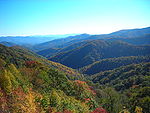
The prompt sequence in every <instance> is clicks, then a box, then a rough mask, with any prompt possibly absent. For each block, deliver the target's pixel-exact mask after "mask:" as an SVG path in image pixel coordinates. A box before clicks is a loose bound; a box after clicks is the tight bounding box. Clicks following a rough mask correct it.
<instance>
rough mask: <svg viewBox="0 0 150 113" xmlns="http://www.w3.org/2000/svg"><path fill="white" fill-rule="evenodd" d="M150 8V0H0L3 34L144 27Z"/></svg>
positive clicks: (101, 31) (97, 31)
mask: <svg viewBox="0 0 150 113" xmlns="http://www.w3.org/2000/svg"><path fill="white" fill-rule="evenodd" d="M149 12H150V0H0V36H20V35H25V36H26V35H48V34H72V33H88V34H105V33H110V32H113V31H117V30H121V29H133V28H143V27H149V26H150V13H149Z"/></svg>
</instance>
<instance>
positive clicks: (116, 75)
mask: <svg viewBox="0 0 150 113" xmlns="http://www.w3.org/2000/svg"><path fill="white" fill-rule="evenodd" d="M149 72H150V63H149V62H148V63H140V64H131V65H127V66H122V67H119V68H116V69H114V70H110V71H104V72H100V73H97V74H95V75H92V76H91V78H92V81H93V82H94V83H100V84H105V85H106V84H107V85H110V86H113V87H114V88H115V89H116V90H125V89H129V88H131V87H134V86H137V87H145V86H150V84H149V83H150V78H149V77H150V73H149Z"/></svg>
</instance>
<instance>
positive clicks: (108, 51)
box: [49, 40, 150, 69]
mask: <svg viewBox="0 0 150 113" xmlns="http://www.w3.org/2000/svg"><path fill="white" fill-rule="evenodd" d="M80 43H82V42H80ZM80 43H79V45H80ZM149 49H150V46H135V45H132V44H129V43H126V42H123V41H104V40H90V41H86V43H85V44H83V45H81V46H79V47H77V48H75V49H72V50H70V51H65V52H60V53H58V54H56V55H55V56H52V57H50V58H49V60H52V61H55V62H59V63H62V64H64V65H66V66H69V67H71V68H74V69H79V68H81V67H84V66H87V65H89V64H92V63H94V62H96V61H100V60H102V59H107V58H116V57H126V56H144V55H149V54H150V52H149ZM105 67H106V66H105ZM110 67H113V66H110ZM108 69H109V68H108Z"/></svg>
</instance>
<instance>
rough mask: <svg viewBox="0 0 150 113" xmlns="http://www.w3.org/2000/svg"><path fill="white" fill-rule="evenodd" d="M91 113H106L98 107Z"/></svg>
mask: <svg viewBox="0 0 150 113" xmlns="http://www.w3.org/2000/svg"><path fill="white" fill-rule="evenodd" d="M91 113H107V111H106V110H105V109H103V108H102V107H99V108H96V109H95V110H94V111H92V112H91Z"/></svg>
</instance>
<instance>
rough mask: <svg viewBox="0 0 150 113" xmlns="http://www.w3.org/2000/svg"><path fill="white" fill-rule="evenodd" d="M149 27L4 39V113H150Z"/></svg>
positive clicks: (0, 105) (0, 48)
mask: <svg viewBox="0 0 150 113" xmlns="http://www.w3.org/2000/svg"><path fill="white" fill-rule="evenodd" d="M149 29H150V28H149V27H148V28H143V29H133V30H132V29H131V30H121V31H117V32H114V33H110V34H104V35H89V34H81V35H76V36H69V37H67V38H62V39H56V40H52V41H49V42H45V43H41V44H37V45H34V46H29V47H27V46H28V44H27V45H22V46H18V45H17V44H15V43H13V42H7V41H6V42H5V41H3V42H1V44H0V113H150V46H149ZM24 38H26V37H24ZM32 38H33V37H32ZM18 44H19V42H18ZM31 50H33V51H31ZM34 52H36V53H34ZM41 55H42V56H41ZM72 68H74V69H72Z"/></svg>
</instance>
